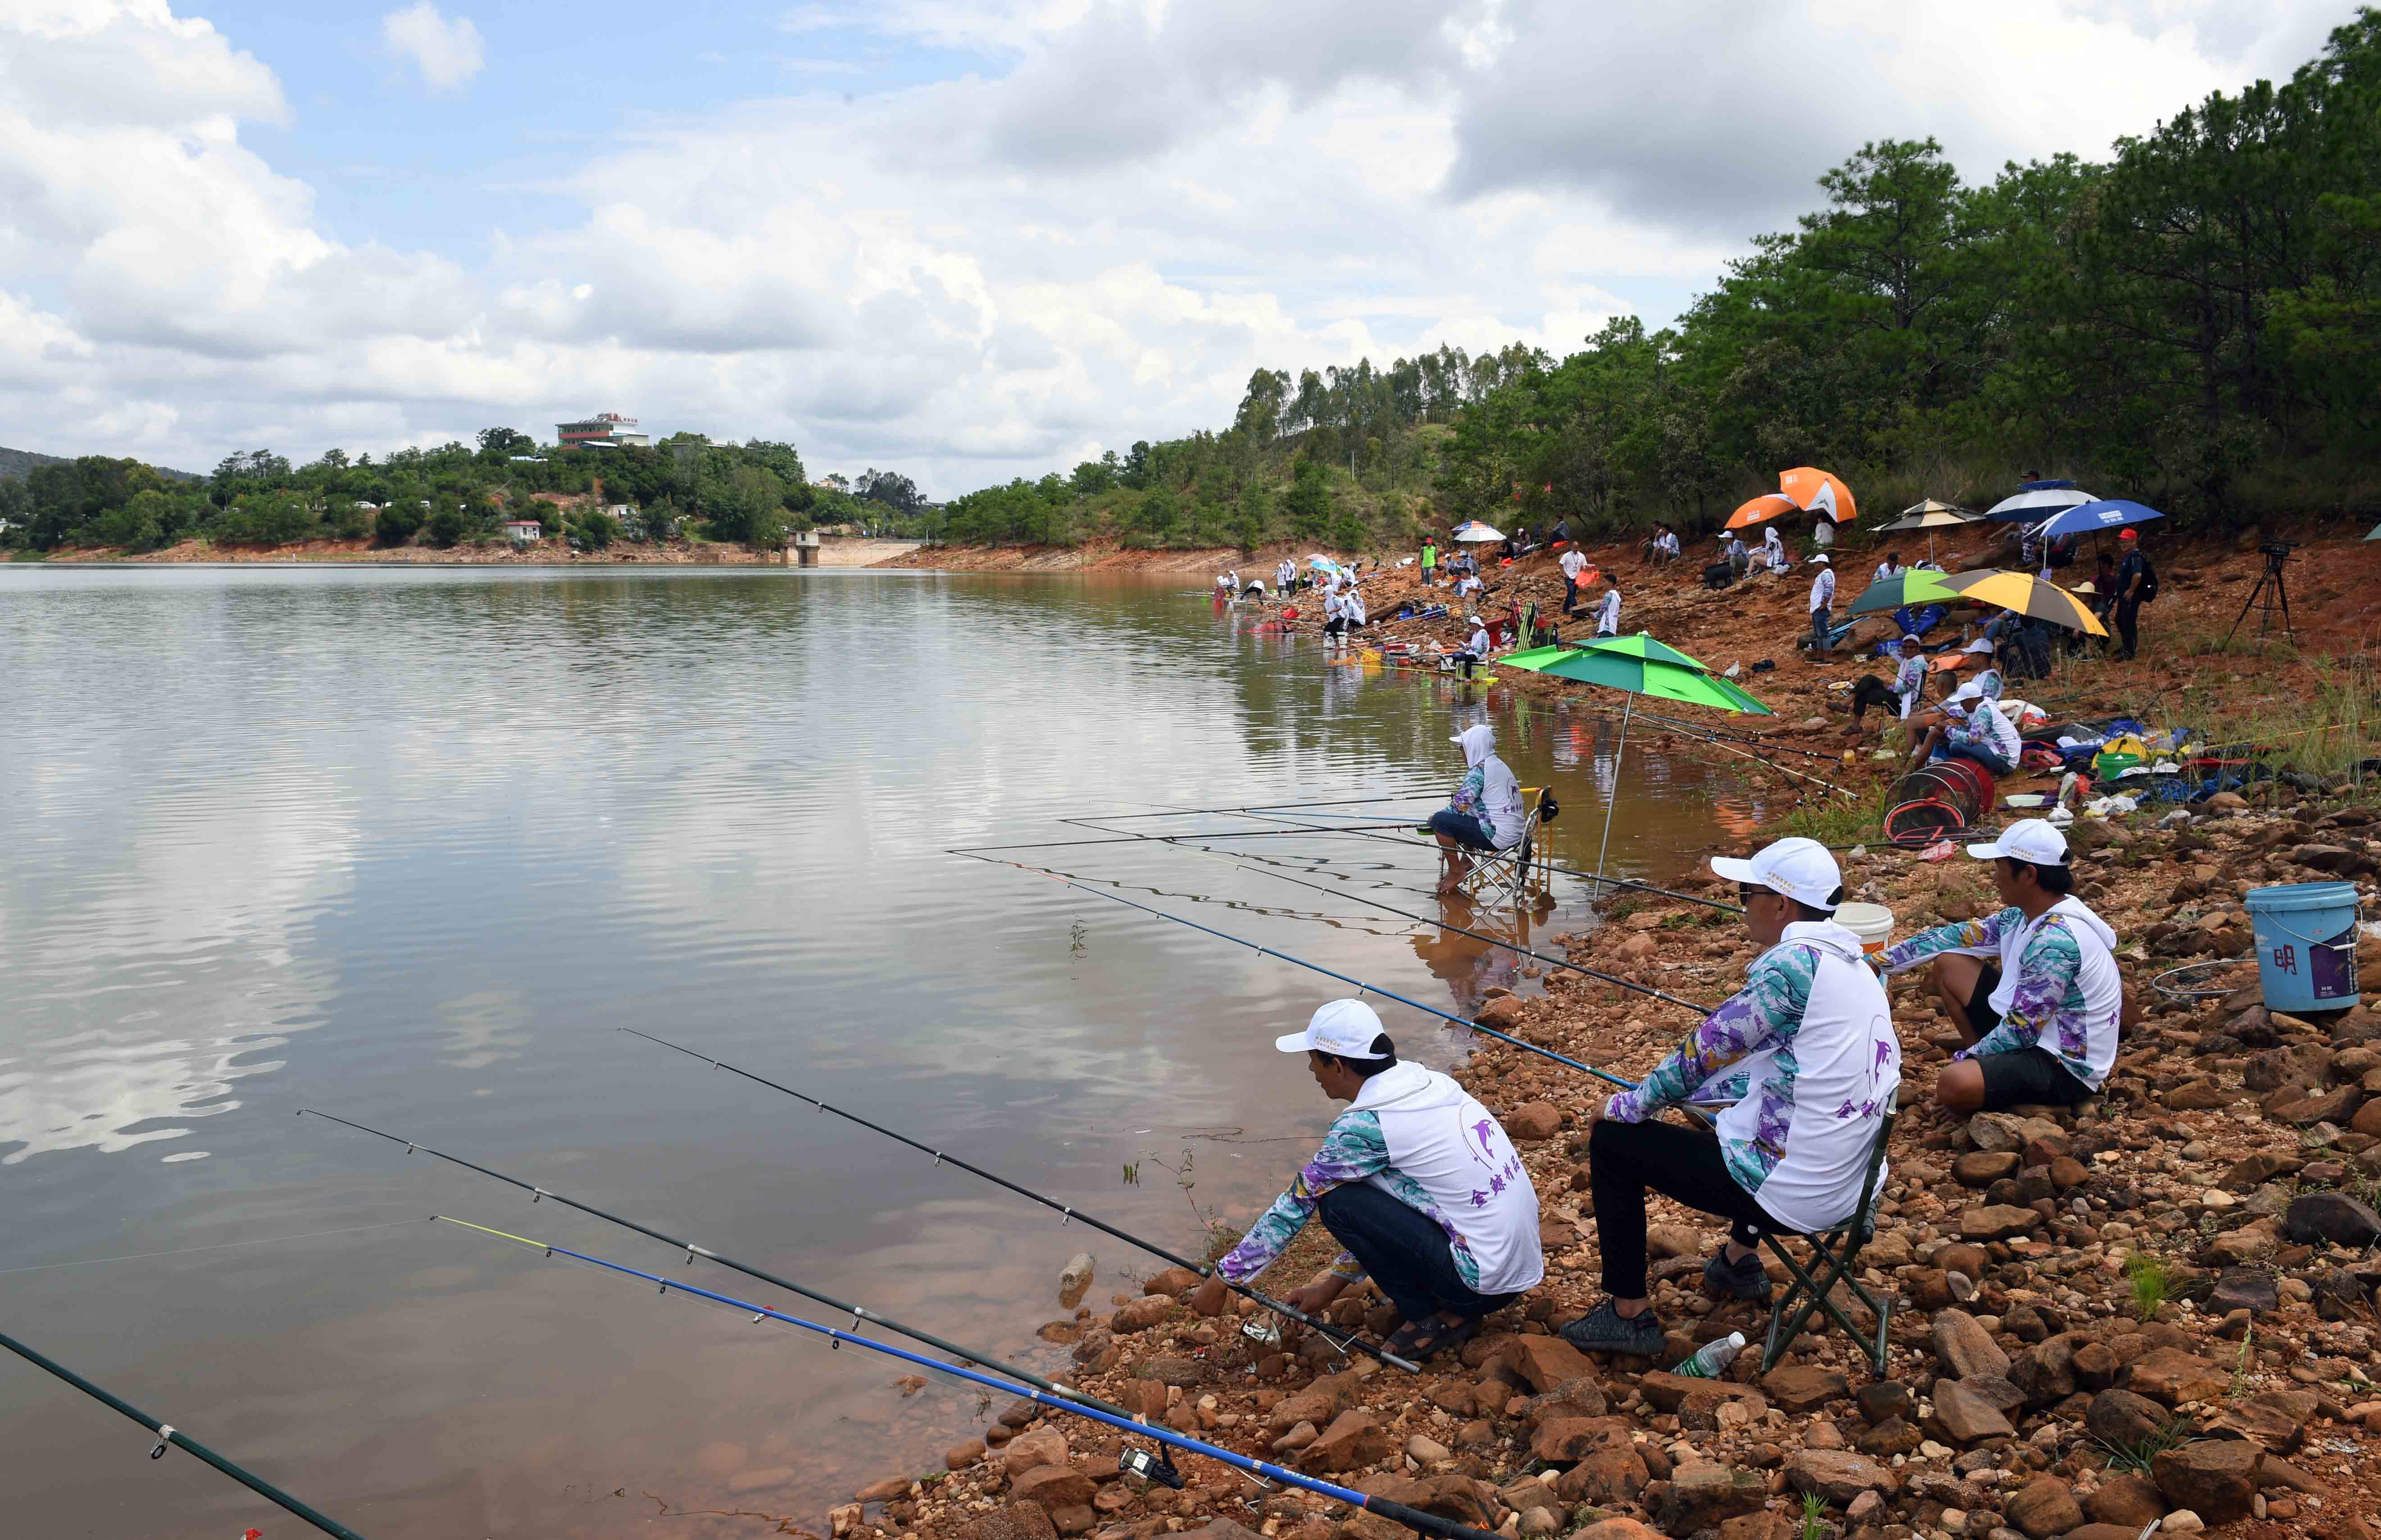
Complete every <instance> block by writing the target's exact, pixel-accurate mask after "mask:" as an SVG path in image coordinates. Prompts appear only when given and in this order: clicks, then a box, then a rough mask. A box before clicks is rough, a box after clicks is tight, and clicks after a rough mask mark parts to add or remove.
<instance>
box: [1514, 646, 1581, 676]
mask: <svg viewBox="0 0 2381 1540" xmlns="http://www.w3.org/2000/svg"><path fill="white" fill-rule="evenodd" d="M1578 651H1579V649H1578V648H1576V647H1570V646H1556V647H1532V648H1530V649H1528V650H1527V651H1526V652H1520V653H1508V654H1505V655H1504V656H1503V657H1500V658H1498V659H1497V660H1496V666H1497V667H1499V668H1519V669H1521V670H1522V671H1523V672H1525V673H1531V674H1535V673H1539V672H1541V671H1543V670H1544V669H1545V666H1546V665H1548V664H1550V663H1559V662H1561V661H1562V660H1563V659H1564V658H1567V657H1569V656H1571V655H1573V654H1576V653H1577V652H1578Z"/></svg>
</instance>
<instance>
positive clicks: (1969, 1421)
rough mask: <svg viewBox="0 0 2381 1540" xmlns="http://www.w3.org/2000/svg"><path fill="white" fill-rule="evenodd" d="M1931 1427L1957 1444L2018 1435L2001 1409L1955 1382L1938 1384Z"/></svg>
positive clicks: (1936, 1385)
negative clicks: (1940, 1431) (1937, 1429)
mask: <svg viewBox="0 0 2381 1540" xmlns="http://www.w3.org/2000/svg"><path fill="white" fill-rule="evenodd" d="M1928 1425H1929V1426H1930V1427H1936V1428H1940V1429H1941V1430H1942V1432H1943V1434H1944V1436H1946V1437H1948V1439H1949V1440H1950V1441H1951V1442H1952V1443H1954V1444H1975V1443H1981V1442H1982V1441H1984V1439H1987V1438H2009V1437H2013V1436H2015V1435H2016V1433H2017V1429H2016V1428H2015V1427H2013V1426H2011V1425H2010V1424H2009V1419H2008V1418H2007V1417H2005V1416H2003V1415H2002V1414H2001V1410H2000V1408H1998V1407H1996V1406H1995V1405H1994V1404H1993V1403H1992V1402H1990V1401H1988V1400H1986V1399H1984V1397H1982V1396H1980V1395H1978V1394H1977V1393H1976V1392H1975V1391H1973V1390H1972V1389H1970V1388H1969V1387H1967V1386H1965V1385H1963V1384H1961V1383H1960V1381H1958V1380H1955V1379H1954V1380H1940V1381H1937V1382H1936V1383H1935V1417H1934V1421H1933V1422H1932V1423H1930V1424H1928Z"/></svg>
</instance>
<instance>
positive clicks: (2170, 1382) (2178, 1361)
mask: <svg viewBox="0 0 2381 1540" xmlns="http://www.w3.org/2000/svg"><path fill="white" fill-rule="evenodd" d="M2231 1383H2232V1381H2231V1376H2229V1375H2227V1374H2225V1372H2224V1371H2223V1370H2221V1369H2219V1368H2217V1367H2216V1365H2215V1364H2213V1363H2208V1362H2207V1360H2205V1359H2204V1358H2202V1357H2200V1356H2199V1355H2198V1354H2197V1353H2190V1352H2185V1351H2182V1350H2181V1349H2180V1348H2154V1349H2152V1350H2151V1351H2148V1352H2146V1353H2143V1355H2142V1356H2141V1357H2140V1358H2138V1359H2135V1360H2134V1361H2133V1366H2132V1367H2131V1369H2129V1370H2127V1371H2126V1373H2125V1388H2127V1389H2128V1390H2131V1391H2132V1392H2134V1393H2135V1394H2136V1395H2142V1396H2147V1397H2149V1398H2150V1399H2152V1400H2158V1401H2164V1402H2165V1403H2166V1404H2167V1405H2168V1406H2178V1405H2180V1404H2181V1403H2182V1402H2184V1401H2204V1400H2212V1399H2215V1398H2216V1397H2217V1396H2221V1395H2222V1394H2224V1389H2225V1387H2227V1386H2228V1385H2230V1384H2231ZM2185 1506H2193V1505H2188V1504H2186V1505H2185ZM2200 1511H2201V1512H2202V1513H2203V1514H2204V1513H2205V1511H2206V1509H2201V1510H2200Z"/></svg>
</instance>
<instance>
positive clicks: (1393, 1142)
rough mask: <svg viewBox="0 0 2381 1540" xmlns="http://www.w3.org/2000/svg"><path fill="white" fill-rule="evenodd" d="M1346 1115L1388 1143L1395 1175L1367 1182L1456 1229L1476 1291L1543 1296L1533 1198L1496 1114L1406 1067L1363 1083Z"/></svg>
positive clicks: (1446, 1082)
mask: <svg viewBox="0 0 2381 1540" xmlns="http://www.w3.org/2000/svg"><path fill="white" fill-rule="evenodd" d="M1349 1110H1350V1111H1352V1112H1369V1113H1372V1114H1373V1115H1374V1117H1376V1118H1379V1119H1380V1122H1381V1137H1382V1138H1383V1140H1384V1141H1386V1143H1387V1144H1388V1149H1389V1169H1387V1170H1386V1171H1379V1172H1375V1173H1374V1174H1373V1175H1372V1176H1369V1177H1367V1178H1365V1180H1366V1181H1369V1182H1371V1183H1372V1184H1373V1185H1374V1187H1377V1188H1379V1189H1381V1190H1382V1191H1383V1192H1386V1193H1388V1194H1389V1195H1390V1196H1391V1197H1393V1198H1396V1199H1398V1200H1399V1201H1400V1202H1402V1203H1405V1204H1408V1205H1410V1206H1411V1207H1415V1208H1422V1204H1418V1203H1415V1201H1414V1200H1415V1198H1416V1197H1417V1196H1422V1197H1426V1198H1427V1199H1428V1201H1429V1207H1428V1208H1422V1212H1424V1213H1426V1214H1429V1215H1430V1216H1432V1217H1433V1218H1435V1219H1436V1220H1438V1221H1439V1224H1440V1226H1441V1227H1442V1228H1453V1229H1454V1230H1455V1232H1456V1233H1457V1234H1458V1235H1459V1236H1460V1237H1461V1238H1462V1241H1463V1245H1464V1249H1465V1250H1467V1251H1469V1252H1470V1253H1471V1259H1472V1261H1474V1262H1475V1263H1477V1264H1478V1265H1479V1268H1480V1280H1479V1282H1477V1283H1476V1284H1474V1285H1472V1287H1473V1288H1475V1289H1478V1290H1479V1291H1480V1292H1481V1293H1483V1294H1514V1293H1519V1292H1520V1290H1522V1289H1534V1288H1535V1287H1537V1285H1538V1282H1539V1281H1540V1280H1541V1279H1543V1278H1544V1277H1545V1275H1546V1267H1545V1255H1544V1253H1541V1252H1540V1251H1539V1249H1538V1193H1537V1189H1535V1188H1534V1187H1532V1186H1531V1185H1530V1173H1529V1171H1528V1170H1527V1169H1526V1168H1525V1167H1523V1166H1522V1165H1521V1159H1520V1155H1518V1154H1517V1153H1516V1152H1515V1151H1514V1149H1513V1142H1512V1141H1511V1140H1509V1139H1508V1138H1507V1137H1506V1136H1505V1130H1504V1128H1503V1127H1502V1126H1501V1125H1500V1124H1498V1123H1497V1121H1496V1117H1495V1115H1494V1114H1492V1113H1490V1112H1489V1110H1488V1109H1487V1108H1486V1107H1484V1106H1481V1105H1480V1104H1479V1102H1477V1101H1475V1100H1474V1099H1472V1097H1471V1095H1470V1094H1468V1093H1467V1092H1465V1090H1464V1089H1463V1087H1461V1086H1460V1085H1458V1084H1457V1083H1456V1082H1454V1081H1452V1080H1450V1079H1448V1078H1447V1076H1445V1075H1442V1074H1440V1073H1438V1072H1437V1071H1436V1070H1434V1069H1423V1068H1422V1066H1421V1065H1419V1064H1412V1063H1408V1062H1406V1061H1404V1060H1399V1061H1398V1063H1397V1064H1395V1065H1394V1066H1392V1067H1390V1068H1389V1069H1384V1070H1383V1071H1381V1072H1380V1073H1379V1074H1377V1075H1374V1077H1373V1078H1372V1079H1370V1080H1368V1081H1366V1082H1364V1089H1363V1090H1362V1091H1361V1092H1359V1093H1358V1094H1357V1095H1356V1100H1355V1101H1354V1102H1353V1103H1352V1104H1350V1106H1349ZM1416 1189H1419V1192H1416V1191H1415V1190H1416Z"/></svg>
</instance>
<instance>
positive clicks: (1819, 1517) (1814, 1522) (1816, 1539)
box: [1802, 1492, 1827, 1540]
mask: <svg viewBox="0 0 2381 1540" xmlns="http://www.w3.org/2000/svg"><path fill="white" fill-rule="evenodd" d="M1826 1534H1827V1500H1826V1499H1825V1497H1820V1496H1819V1494H1817V1493H1816V1492H1805V1493H1803V1494H1802V1540H1826Z"/></svg>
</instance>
